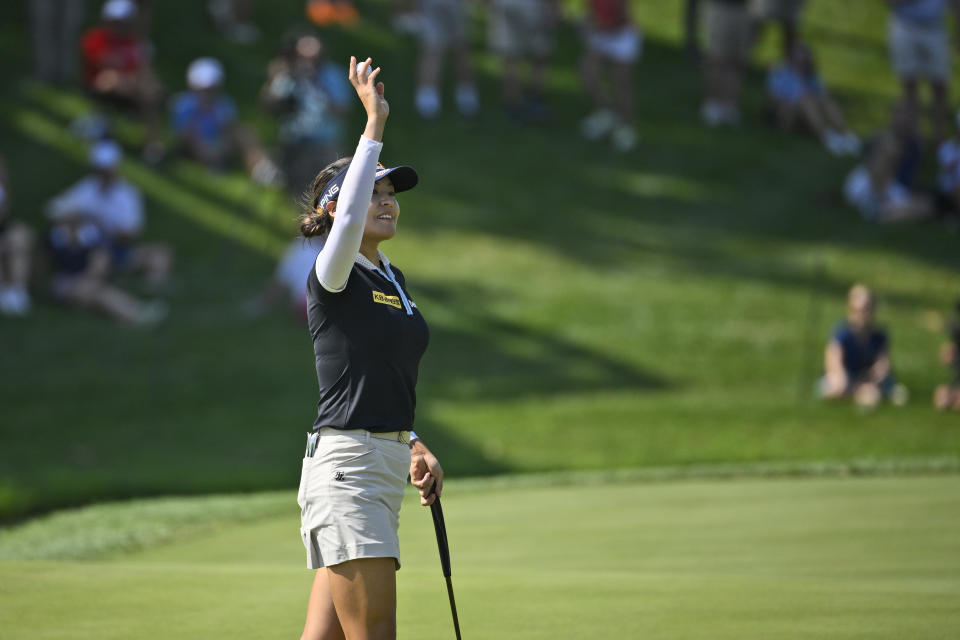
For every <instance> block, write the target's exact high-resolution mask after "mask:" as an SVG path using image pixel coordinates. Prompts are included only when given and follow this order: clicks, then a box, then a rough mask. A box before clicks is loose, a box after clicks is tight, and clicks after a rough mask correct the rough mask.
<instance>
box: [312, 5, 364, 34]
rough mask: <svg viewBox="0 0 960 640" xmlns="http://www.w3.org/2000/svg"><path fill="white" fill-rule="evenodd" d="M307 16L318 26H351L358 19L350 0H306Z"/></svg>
mask: <svg viewBox="0 0 960 640" xmlns="http://www.w3.org/2000/svg"><path fill="white" fill-rule="evenodd" d="M307 18H309V19H310V21H311V22H313V23H314V24H315V25H317V26H318V27H329V26H331V25H335V24H340V25H343V26H351V25H354V24H356V23H357V22H358V21H359V20H360V14H359V13H357V8H356V7H354V6H353V2H351V0H307Z"/></svg>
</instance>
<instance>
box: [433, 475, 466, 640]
mask: <svg viewBox="0 0 960 640" xmlns="http://www.w3.org/2000/svg"><path fill="white" fill-rule="evenodd" d="M436 488H437V485H436V483H434V485H433V487H432V488H431V489H430V493H428V494H427V495H428V496H429V495H430V494H432V493H435V491H436ZM430 515H431V516H433V529H434V531H435V532H436V534H437V547H438V548H439V549H440V566H441V567H442V568H443V577H444V578H446V580H447V595H448V596H449V597H450V612H451V613H452V614H453V630H454V631H455V632H456V634H457V640H460V620H459V619H458V618H457V603H456V601H455V600H454V599H453V582H451V581H450V545H449V544H448V543H447V525H446V524H445V523H444V521H443V507H441V506H440V497H439V496H437V497H436V499H435V500H434V501H433V504H431V505H430Z"/></svg>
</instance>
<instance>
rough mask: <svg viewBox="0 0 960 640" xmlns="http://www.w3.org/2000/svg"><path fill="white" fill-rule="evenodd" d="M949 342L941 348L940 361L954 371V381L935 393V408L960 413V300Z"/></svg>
mask: <svg viewBox="0 0 960 640" xmlns="http://www.w3.org/2000/svg"><path fill="white" fill-rule="evenodd" d="M948 332H949V338H950V339H949V341H948V342H946V343H944V345H943V346H942V347H941V348H940V359H941V360H942V361H943V364H945V365H947V366H948V367H950V368H951V369H952V370H953V380H951V381H950V383H948V384H941V385H939V386H938V387H937V388H936V390H935V391H934V393H933V406H935V407H936V408H937V409H939V410H940V411H946V410H948V409H952V410H954V411H960V300H957V306H956V311H955V312H954V316H953V318H952V319H951V321H950V324H949V327H948Z"/></svg>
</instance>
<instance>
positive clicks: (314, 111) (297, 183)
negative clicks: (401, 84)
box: [260, 33, 353, 195]
mask: <svg viewBox="0 0 960 640" xmlns="http://www.w3.org/2000/svg"><path fill="white" fill-rule="evenodd" d="M352 93H353V92H352V89H351V87H350V83H349V82H348V81H347V70H346V69H344V68H343V67H341V66H340V65H338V64H336V63H335V62H333V61H331V60H329V59H328V58H327V56H326V51H325V47H324V44H323V42H322V41H321V40H320V39H319V38H318V37H317V36H315V35H313V34H310V33H293V34H291V35H289V36H288V37H286V38H285V39H284V41H283V43H282V45H281V52H280V55H279V56H277V57H276V58H274V59H273V60H272V61H271V62H270V64H269V65H268V67H267V81H266V83H265V84H264V86H263V88H262V89H261V91H260V100H261V102H262V104H263V106H264V107H265V108H266V109H267V110H269V111H270V112H272V113H274V114H276V115H277V117H278V118H279V133H278V136H279V141H280V155H281V166H282V169H283V174H284V177H285V179H286V182H287V187H288V189H289V190H290V191H291V192H292V193H293V194H294V195H300V194H301V193H303V191H304V190H305V189H307V188H309V187H310V184H311V183H312V181H313V178H314V176H315V175H316V173H317V167H323V166H326V165H327V164H329V163H330V162H333V161H334V160H336V159H337V158H338V157H340V155H341V151H342V148H343V135H344V120H345V119H346V116H347V113H348V111H349V106H350V105H351V104H352V99H351V94H352Z"/></svg>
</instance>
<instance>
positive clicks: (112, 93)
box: [81, 0, 163, 162]
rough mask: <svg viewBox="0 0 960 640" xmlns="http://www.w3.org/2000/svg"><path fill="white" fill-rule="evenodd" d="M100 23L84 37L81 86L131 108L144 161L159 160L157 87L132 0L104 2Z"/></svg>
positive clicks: (159, 138)
mask: <svg viewBox="0 0 960 640" xmlns="http://www.w3.org/2000/svg"><path fill="white" fill-rule="evenodd" d="M100 15H101V19H102V22H101V24H100V25H98V26H96V27H93V28H92V29H90V30H89V31H87V32H86V33H85V34H84V36H83V42H82V45H81V47H82V50H83V61H84V85H85V87H86V89H87V91H89V92H90V93H91V94H93V96H94V97H96V98H97V99H98V100H100V101H102V102H106V103H108V104H114V105H120V106H123V107H132V108H133V109H135V110H136V112H137V113H138V114H139V115H140V117H141V119H142V120H143V124H144V126H145V127H146V135H147V142H146V146H145V147H144V159H145V160H148V161H151V162H153V161H157V160H159V159H160V158H161V157H162V155H163V144H162V142H161V137H160V136H161V134H160V132H161V128H160V102H161V97H162V91H163V90H162V87H161V85H160V82H159V80H158V79H157V76H156V74H155V73H154V72H153V69H152V68H151V66H150V53H149V45H148V43H147V41H146V40H145V39H144V38H143V36H141V35H140V34H139V33H137V30H136V28H135V24H136V19H137V5H136V4H135V3H134V2H133V0H107V2H106V3H104V5H103V9H102V10H101V14H100Z"/></svg>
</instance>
